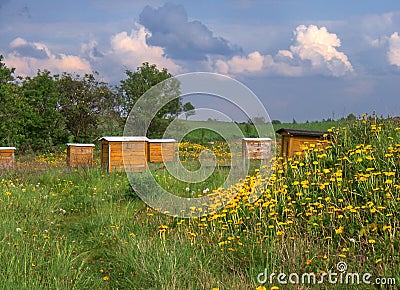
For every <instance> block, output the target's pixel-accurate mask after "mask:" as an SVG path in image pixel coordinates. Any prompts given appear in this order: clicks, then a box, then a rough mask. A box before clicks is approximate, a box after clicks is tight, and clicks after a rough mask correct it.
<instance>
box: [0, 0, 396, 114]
mask: <svg viewBox="0 0 400 290" xmlns="http://www.w3.org/2000/svg"><path fill="white" fill-rule="evenodd" d="M399 33H400V2H399V1H397V0H392V1H377V0H374V1H372V0H363V1H355V0H354V1H342V0H338V1H321V0H302V1H294V0H264V1H261V0H260V1H257V0H231V1H210V0H206V1H192V0H189V1H161V0H160V1H158V0H151V1H141V0H138V1H125V0H113V1H106V0H96V1H95V0H87V1H78V0H70V1H54V0H53V1H49V0H38V1H27V0H25V1H22V0H0V54H2V55H3V56H4V59H5V62H6V64H7V65H8V66H10V67H15V68H16V72H17V74H20V75H33V74H36V72H37V70H38V69H49V70H50V71H51V72H53V73H59V72H63V71H69V72H77V73H84V72H91V71H93V70H95V71H98V72H99V73H100V76H101V77H102V78H103V79H104V80H106V81H108V82H109V83H111V84H116V83H118V81H119V80H121V79H123V78H124V77H125V76H124V70H125V69H131V70H134V69H135V68H136V67H138V66H140V65H141V63H142V62H144V61H148V62H150V63H155V64H157V65H158V66H159V67H166V68H168V70H169V71H170V72H172V73H173V74H179V73H185V72H194V71H209V72H217V73H223V74H226V75H229V76H231V77H233V78H235V79H237V80H239V81H241V82H243V83H244V84H245V85H247V86H248V87H249V88H250V89H252V90H253V91H254V92H255V94H256V95H257V96H258V97H259V98H260V99H261V100H262V102H263V103H264V105H265V107H266V109H267V110H268V112H269V114H270V116H271V118H272V119H280V120H282V121H291V120H292V119H293V118H295V119H296V120H297V121H306V120H310V121H312V120H318V119H322V118H329V117H332V116H334V117H335V118H340V117H343V116H347V115H348V114H349V113H354V114H356V115H360V114H362V113H372V112H373V111H376V112H377V113H378V114H382V115H388V114H389V115H400V96H399V91H400V82H399V80H400V36H399ZM198 103H199V105H201V100H199V101H198Z"/></svg>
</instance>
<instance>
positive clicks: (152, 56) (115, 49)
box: [106, 26, 182, 73]
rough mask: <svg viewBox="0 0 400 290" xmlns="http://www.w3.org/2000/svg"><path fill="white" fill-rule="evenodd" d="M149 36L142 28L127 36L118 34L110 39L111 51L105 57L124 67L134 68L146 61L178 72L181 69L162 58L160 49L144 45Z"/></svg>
mask: <svg viewBox="0 0 400 290" xmlns="http://www.w3.org/2000/svg"><path fill="white" fill-rule="evenodd" d="M150 36H151V34H150V33H149V32H148V31H146V29H145V28H144V27H143V26H139V27H138V29H134V30H132V31H131V32H130V33H129V34H128V32H126V31H123V32H119V33H117V34H115V35H114V36H113V37H112V38H111V51H109V52H108V53H107V54H106V56H107V57H108V58H110V57H111V58H114V59H115V60H116V61H119V62H120V63H121V64H123V65H124V66H130V67H134V68H136V67H137V66H140V65H141V64H142V63H143V62H146V61H147V62H149V63H154V64H156V65H157V66H158V67H161V68H163V67H165V68H167V69H168V70H169V71H170V72H172V73H178V72H180V71H181V70H182V69H181V67H180V66H179V65H177V64H176V63H175V62H174V61H173V60H171V59H169V58H167V57H165V56H164V55H165V53H164V49H163V48H162V47H159V46H151V45H148V44H147V43H146V39H147V38H148V37H150Z"/></svg>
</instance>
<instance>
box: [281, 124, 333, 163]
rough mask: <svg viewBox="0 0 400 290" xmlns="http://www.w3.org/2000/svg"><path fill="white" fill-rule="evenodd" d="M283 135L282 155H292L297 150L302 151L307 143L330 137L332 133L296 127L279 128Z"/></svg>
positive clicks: (314, 142)
mask: <svg viewBox="0 0 400 290" xmlns="http://www.w3.org/2000/svg"><path fill="white" fill-rule="evenodd" d="M276 132H277V133H278V134H280V135H281V136H282V141H281V156H282V157H291V156H293V154H294V153H295V152H299V151H301V147H302V146H303V145H305V144H316V143H318V142H321V140H324V139H329V138H330V133H329V132H325V131H309V130H294V129H284V128H282V129H279V130H278V131H276Z"/></svg>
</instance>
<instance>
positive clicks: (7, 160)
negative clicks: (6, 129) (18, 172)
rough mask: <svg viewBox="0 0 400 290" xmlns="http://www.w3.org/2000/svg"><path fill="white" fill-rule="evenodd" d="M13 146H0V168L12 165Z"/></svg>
mask: <svg viewBox="0 0 400 290" xmlns="http://www.w3.org/2000/svg"><path fill="white" fill-rule="evenodd" d="M14 152H15V147H0V169H6V168H10V167H12V166H13V165H14Z"/></svg>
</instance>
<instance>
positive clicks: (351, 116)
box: [346, 113, 357, 121]
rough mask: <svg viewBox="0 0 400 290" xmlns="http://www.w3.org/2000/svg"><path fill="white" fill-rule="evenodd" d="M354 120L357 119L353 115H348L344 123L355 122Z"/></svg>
mask: <svg viewBox="0 0 400 290" xmlns="http://www.w3.org/2000/svg"><path fill="white" fill-rule="evenodd" d="M356 119H357V117H356V115H354V114H353V113H350V114H348V115H347V117H346V121H355V120H356Z"/></svg>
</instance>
